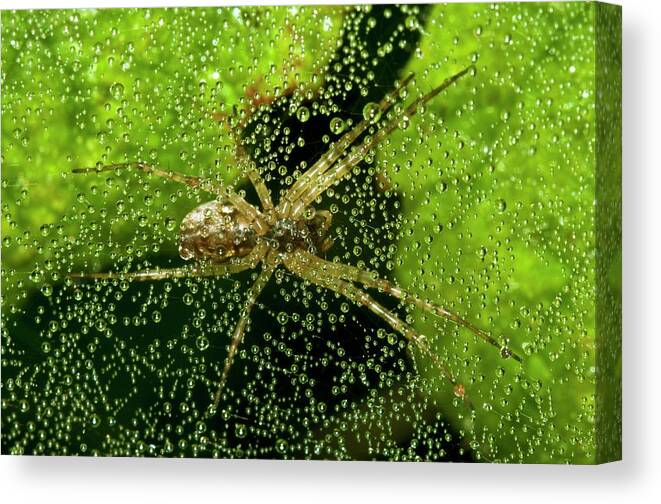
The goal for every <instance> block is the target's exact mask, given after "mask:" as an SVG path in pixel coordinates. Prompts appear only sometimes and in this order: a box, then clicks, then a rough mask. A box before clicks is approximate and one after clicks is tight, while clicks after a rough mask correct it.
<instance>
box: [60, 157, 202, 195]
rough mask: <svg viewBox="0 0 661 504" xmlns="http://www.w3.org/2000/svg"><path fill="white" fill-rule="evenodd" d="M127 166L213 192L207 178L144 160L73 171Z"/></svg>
mask: <svg viewBox="0 0 661 504" xmlns="http://www.w3.org/2000/svg"><path fill="white" fill-rule="evenodd" d="M127 168H133V169H135V170H140V171H141V172H143V173H152V174H154V175H156V176H157V177H163V178H166V179H169V180H172V181H174V182H179V183H180V184H185V185H187V186H189V187H193V188H200V189H205V190H207V191H209V192H213V189H212V188H211V182H210V181H208V180H205V179H203V178H201V177H194V176H192V175H185V174H183V173H179V172H176V171H172V170H163V169H162V168H158V167H156V166H153V165H150V164H149V163H143V162H142V161H131V162H128V163H115V164H109V165H105V166H101V167H98V168H97V167H93V168H74V169H73V170H71V171H72V173H99V172H104V171H116V170H124V169H127Z"/></svg>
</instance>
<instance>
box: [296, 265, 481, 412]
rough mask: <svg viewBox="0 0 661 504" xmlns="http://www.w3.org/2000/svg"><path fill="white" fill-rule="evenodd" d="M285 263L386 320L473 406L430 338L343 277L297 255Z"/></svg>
mask: <svg viewBox="0 0 661 504" xmlns="http://www.w3.org/2000/svg"><path fill="white" fill-rule="evenodd" d="M284 264H285V266H286V267H287V269H289V270H290V271H291V272H292V273H294V274H296V275H298V276H300V277H301V278H303V279H304V280H307V281H308V282H311V283H313V284H316V285H320V286H321V287H324V288H326V289H329V290H332V291H334V292H336V293H338V294H340V295H342V296H344V297H346V298H347V299H349V300H351V301H353V302H354V303H356V304H359V305H362V306H364V307H366V308H367V309H368V310H370V311H371V312H372V313H374V314H376V315H377V316H378V317H379V318H381V319H382V320H384V321H385V322H386V323H387V324H388V325H389V326H390V327H392V328H393V329H394V330H395V331H397V332H398V333H400V334H401V335H402V336H404V337H405V338H406V339H407V340H408V341H410V342H413V343H415V345H416V346H417V347H418V348H419V349H420V351H422V353H424V354H425V355H426V356H427V357H429V358H430V359H431V360H432V362H433V363H434V365H436V367H437V368H438V369H439V370H440V371H441V373H442V374H443V376H444V377H445V378H446V379H447V380H448V381H449V382H450V383H452V385H453V387H454V391H455V394H456V395H458V396H460V397H462V398H463V399H464V400H465V401H466V402H467V404H469V405H470V401H468V399H467V397H466V393H465V389H464V386H463V384H461V383H459V382H457V381H456V379H455V378H454V375H453V374H452V371H451V370H450V368H449V367H448V366H447V365H446V364H445V363H444V362H443V361H442V360H441V359H440V358H439V357H438V355H436V354H435V353H434V352H432V351H431V349H430V348H429V345H428V343H427V338H426V337H425V336H423V335H422V334H420V333H418V332H417V331H416V330H415V329H413V327H411V326H410V325H409V324H407V323H406V322H404V321H403V320H401V319H400V318H399V317H397V316H396V315H395V314H394V313H392V312H391V311H390V310H388V309H387V308H385V307H384V306H383V305H381V304H379V303H378V302H377V301H376V300H375V299H373V298H372V297H371V296H370V295H369V294H367V292H365V291H363V290H362V289H359V288H358V287H356V286H355V285H353V284H351V283H349V282H346V281H344V280H342V279H341V278H338V277H334V276H332V275H330V274H328V273H327V272H325V271H321V270H315V269H314V268H310V267H309V265H308V264H306V263H305V262H303V261H300V260H299V259H298V257H297V256H296V255H293V254H292V255H290V256H288V257H285V259H284Z"/></svg>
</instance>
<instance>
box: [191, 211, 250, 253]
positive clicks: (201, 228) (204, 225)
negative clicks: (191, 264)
mask: <svg viewBox="0 0 661 504" xmlns="http://www.w3.org/2000/svg"><path fill="white" fill-rule="evenodd" d="M255 243H256V233H255V230H254V227H253V225H252V221H251V220H250V218H249V217H247V216H246V215H244V214H243V213H241V212H240V211H239V210H237V208H236V207H235V206H234V205H232V204H231V203H229V202H227V201H222V200H220V201H219V200H214V201H209V202H208V203H203V204H202V205H199V206H198V207H196V208H195V209H193V210H192V211H191V212H190V213H189V214H188V215H186V217H184V220H183V221H182V222H181V226H180V227H179V255H180V256H181V258H182V259H185V260H189V259H197V260H200V259H204V260H207V261H211V262H215V263H222V262H226V261H227V260H229V259H230V258H232V257H244V256H246V255H248V254H249V253H250V251H251V250H252V249H253V248H254V247H255Z"/></svg>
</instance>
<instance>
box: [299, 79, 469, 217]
mask: <svg viewBox="0 0 661 504" xmlns="http://www.w3.org/2000/svg"><path fill="white" fill-rule="evenodd" d="M471 68H473V67H472V66H469V67H467V68H465V69H464V70H462V71H461V72H458V73H456V74H454V75H453V76H451V77H448V78H447V79H445V81H443V83H442V84H441V85H439V86H438V87H436V88H434V89H432V90H431V91H430V92H428V93H427V94H424V95H422V96H420V97H418V98H417V99H415V100H414V101H413V102H412V103H411V104H410V105H409V106H408V107H406V108H405V109H404V110H403V111H402V112H400V113H398V114H397V115H395V116H394V117H392V118H390V119H389V120H387V122H386V123H385V124H384V125H383V126H381V127H380V128H379V130H378V131H377V132H376V133H375V134H374V135H372V136H371V137H369V138H368V139H366V140H365V141H364V142H363V143H362V144H360V145H359V146H357V147H356V148H355V149H354V150H353V151H352V152H351V153H349V154H347V156H346V157H344V158H342V159H339V160H338V161H337V162H335V163H334V164H332V166H330V165H329V166H328V167H324V169H323V170H317V171H315V167H313V168H312V169H311V175H310V176H309V177H308V178H307V179H306V180H305V181H304V184H303V186H302V187H300V188H297V189H296V190H295V187H292V188H291V189H290V191H289V192H288V193H287V195H286V201H288V202H289V205H290V206H291V210H290V217H291V218H298V217H299V216H300V215H301V213H302V212H303V211H304V210H305V208H306V207H307V206H308V205H310V204H311V203H312V202H313V201H314V200H315V199H317V197H318V196H320V195H321V194H323V193H324V192H325V191H326V190H327V189H328V188H330V187H331V186H333V185H334V184H335V183H337V182H339V181H340V180H342V179H343V178H344V177H345V176H346V175H347V174H348V173H349V172H350V171H351V169H352V168H353V167H354V166H356V165H357V164H358V163H360V162H361V161H362V160H363V159H364V158H365V157H366V156H367V154H368V153H369V152H370V150H372V149H373V148H374V147H376V146H377V145H378V144H379V143H381V142H382V141H383V140H384V139H386V138H387V137H388V135H390V133H392V131H393V130H394V129H395V128H396V127H397V125H398V122H399V120H400V119H401V118H402V117H404V116H406V117H409V118H411V117H413V116H414V115H415V114H416V113H418V111H419V110H420V108H421V106H422V105H424V104H426V103H427V102H429V101H430V100H431V99H432V98H434V97H435V96H437V95H438V94H439V93H441V92H442V91H443V90H445V89H447V88H448V87H449V86H451V85H452V84H454V83H455V82H457V81H458V80H459V79H461V78H462V77H463V76H464V75H466V74H467V73H468V72H469V71H470V70H471ZM385 111H386V109H382V112H385ZM361 124H362V123H361ZM357 128H358V126H356V129H357ZM356 137H357V136H356ZM331 150H332V149H331ZM338 157H339V156H338ZM338 157H336V158H335V160H337V159H338ZM322 159H323V158H322ZM320 161H321V160H320ZM318 163H319V162H318ZM302 178H303V177H302Z"/></svg>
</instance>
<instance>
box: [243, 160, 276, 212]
mask: <svg viewBox="0 0 661 504" xmlns="http://www.w3.org/2000/svg"><path fill="white" fill-rule="evenodd" d="M248 177H249V178H250V182H251V183H252V185H253V187H254V188H255V191H256V192H257V196H258V197H259V201H260V202H261V203H262V210H264V211H265V212H267V213H270V212H271V210H273V201H272V200H271V193H270V192H269V190H268V188H267V187H266V184H265V183H264V179H263V178H262V176H261V175H260V174H259V171H258V170H257V168H256V167H254V166H253V167H251V168H250V169H249V170H248Z"/></svg>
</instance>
